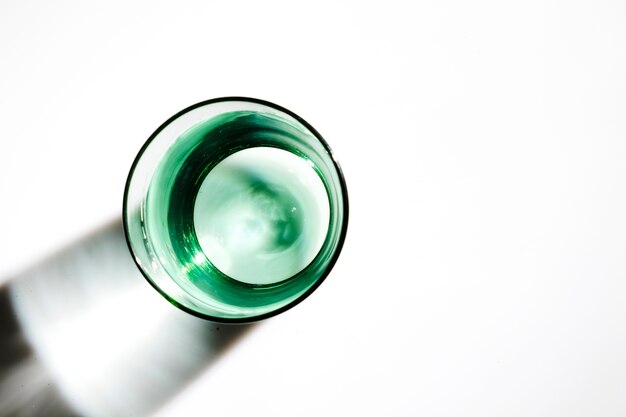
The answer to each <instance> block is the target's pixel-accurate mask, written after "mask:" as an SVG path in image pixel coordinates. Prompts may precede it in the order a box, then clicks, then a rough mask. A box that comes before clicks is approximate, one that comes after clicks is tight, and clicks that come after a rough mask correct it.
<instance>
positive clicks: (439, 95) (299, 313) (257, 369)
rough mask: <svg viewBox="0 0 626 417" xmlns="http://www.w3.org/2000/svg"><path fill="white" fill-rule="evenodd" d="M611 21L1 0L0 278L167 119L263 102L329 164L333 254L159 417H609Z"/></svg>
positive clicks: (468, 5) (602, 17) (54, 244)
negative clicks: (343, 183)
mask: <svg viewBox="0 0 626 417" xmlns="http://www.w3.org/2000/svg"><path fill="white" fill-rule="evenodd" d="M413 3H415V4H413ZM625 23H626V4H625V3H624V2H623V1H591V0H589V1H584V2H583V1H554V0H541V1H539V0H537V1H529V2H517V3H511V2H496V1H493V2H489V1H478V2H462V1H457V2H454V1H432V2H406V3H395V2H383V3H380V2H377V3H373V4H363V3H362V2H354V3H343V4H337V3H324V4H322V3H320V2H309V3H306V4H301V5H298V4H296V3H293V2H284V3H274V2H263V3H262V2H215V3H209V2H204V1H198V2H175V3H174V2H172V3H170V4H166V3H158V2H100V3H86V2H69V1H66V2H42V1H40V2H34V1H20V2H17V1H9V2H5V3H4V4H3V5H2V6H0V57H1V62H2V65H1V66H0V115H2V116H1V119H0V135H1V136H0V231H2V232H1V234H0V279H3V280H4V279H6V278H7V277H8V276H9V275H10V274H13V273H16V272H18V271H20V270H22V269H23V268H25V267H27V266H29V265H31V264H32V263H33V262H35V261H37V260H38V259H40V258H42V257H43V256H45V255H46V254H49V253H52V252H54V251H55V250H56V249H58V248H59V247H61V246H63V245H64V244H65V243H67V242H71V241H73V240H74V239H76V238H78V237H81V236H83V235H85V234H87V233H88V232H90V231H91V230H93V229H95V228H97V227H98V226H100V225H101V224H102V223H104V222H105V221H107V220H108V219H110V218H111V217H114V216H117V215H119V214H120V211H121V198H122V191H123V186H124V181H125V178H126V174H127V171H128V169H129V167H130V164H131V162H132V160H133V158H134V156H135V154H136V152H137V151H138V150H139V148H140V146H141V145H142V143H143V142H144V141H145V139H146V138H147V137H148V136H149V135H150V134H151V133H152V132H153V130H154V129H156V127H158V126H159V125H160V124H161V123H162V122H163V121H164V120H165V119H167V118H168V117H169V116H171V115H172V114H174V113H175V112H177V111H178V110H180V109H182V108H184V107H186V106H187V105H189V104H192V103H194V102H197V101H200V100H203V99H207V98H211V97H217V96H223V95H247V96H253V97H259V98H263V99H266V100H270V101H273V102H276V103H277V104H280V105H283V106H285V107H287V108H289V109H290V110H293V111H295V112H296V113H298V114H300V115H301V116H303V117H304V118H305V119H307V121H309V122H310V123H311V124H312V125H313V126H315V127H316V128H317V129H318V130H319V131H320V132H321V133H322V135H324V136H325V137H326V139H327V140H328V141H329V143H330V144H331V146H332V147H333V149H334V150H335V152H336V154H337V156H338V158H339V160H340V162H341V163H342V166H343V168H344V171H345V174H346V178H347V181H348V186H349V191H350V202H351V218H350V228H349V235H348V239H347V241H346V246H345V248H344V252H343V254H342V256H341V258H340V260H339V262H338V264H337V266H336V268H335V269H334V271H333V273H332V274H331V276H330V277H329V279H328V280H327V282H325V283H324V285H322V286H321V287H320V289H319V290H318V291H317V292H316V293H315V294H314V295H313V296H311V297H310V298H309V299H307V300H306V301H305V302H304V303H302V304H301V305H299V306H298V307H296V308H295V309H293V310H291V311H290V312H288V313H286V314H283V315H281V316H279V317H276V318H274V319H272V320H270V321H268V322H266V323H264V324H263V325H261V326H260V327H259V328H257V329H256V330H254V331H253V332H252V333H250V334H249V335H246V336H245V337H244V338H243V339H242V340H241V341H240V342H238V343H237V344H236V346H235V347H234V348H233V349H232V350H230V351H229V352H228V353H227V354H226V355H225V356H224V357H223V358H221V359H220V360H219V361H218V363H217V365H215V366H214V367H212V368H210V369H209V371H208V372H207V373H206V374H205V375H204V376H203V377H202V378H200V379H199V380H197V381H196V382H195V383H194V384H193V385H192V386H191V387H190V388H189V389H188V390H186V391H185V392H183V393H181V394H180V395H179V396H178V397H176V398H175V399H174V400H173V401H171V402H170V404H169V405H168V406H167V407H166V408H164V409H163V410H162V412H161V413H160V414H159V416H160V417H166V416H180V415H192V416H196V415H197V416H200V415H221V416H230V415H234V416H239V415H261V416H263V415H267V416H269V415H271V416H277V415H294V413H295V414H297V415H305V416H308V415H311V416H318V415H330V414H334V415H341V414H340V413H342V414H346V413H350V414H355V415H362V416H369V415H371V416H378V415H429V416H459V415H463V416H503V415H506V416H568V417H569V416H589V415H594V416H595V415H597V416H623V415H624V414H626V397H625V396H624V395H623V394H624V392H626V356H625V355H624V351H625V350H626V262H624V261H625V257H624V254H625V253H626V216H625V213H626V164H625V163H624V162H625V158H626V119H625V117H624V116H625V115H626V77H624V74H626V24H625ZM294 410H297V412H295V411H294Z"/></svg>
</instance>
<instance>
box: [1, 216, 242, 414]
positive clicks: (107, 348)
mask: <svg viewBox="0 0 626 417" xmlns="http://www.w3.org/2000/svg"><path fill="white" fill-rule="evenodd" d="M252 327H253V326H252V325H224V324H216V323H211V322H207V321H204V320H201V319H198V318H196V317H193V316H191V315H189V314H187V313H184V312H182V311H180V310H178V309H177V308H175V307H174V306H171V305H170V304H168V303H167V301H166V300H165V299H163V298H162V297H161V296H160V295H159V294H158V293H157V292H156V291H154V290H153V289H152V288H151V287H150V285H148V283H147V282H146V281H145V279H144V278H143V277H142V276H141V274H140V272H139V271H138V269H137V267H136V266H135V264H134V263H133V261H132V259H131V256H130V254H129V253H128V248H127V246H126V242H125V240H124V233H123V230H122V224H121V220H118V221H115V222H114V223H112V224H110V225H108V226H106V227H104V228H103V229H101V230H100V231H98V232H96V233H94V234H92V235H91V236H88V237H86V238H85V239H83V240H81V241H80V242H78V243H76V244H74V245H73V246H71V247H69V248H68V249H66V250H64V251H62V252H60V253H58V254H57V255H55V256H52V257H50V258H49V259H47V260H45V261H44V262H42V263H41V264H39V265H38V266H36V267H34V268H32V269H31V270H29V271H27V272H25V273H23V274H20V275H19V276H17V277H15V278H14V279H12V280H11V281H10V282H9V283H8V284H7V285H5V286H4V287H2V288H1V289H0V416H19V417H29V416H56V417H62V416H84V417H100V416H102V417H115V416H131V415H132V416H146V415H150V414H151V413H153V412H154V411H156V410H157V409H158V408H159V407H160V406H161V405H163V404H164V403H166V402H167V401H168V399H170V398H172V397H173V396H174V395H175V394H176V393H177V392H179V391H180V390H182V389H183V388H184V387H185V386H186V385H187V384H188V383H190V382H191V381H192V380H193V379H195V378H196V377H197V376H199V375H200V374H201V373H202V372H204V371H205V370H206V369H207V367H209V366H210V365H211V363H213V362H214V361H215V360H216V359H217V358H218V357H219V355H220V354H221V353H222V352H224V351H225V350H226V348H227V347H228V346H229V345H231V344H232V343H233V342H234V341H235V340H236V339H237V338H238V337H240V336H241V335H242V334H244V333H245V332H246V331H248V330H250V329H251V328H252Z"/></svg>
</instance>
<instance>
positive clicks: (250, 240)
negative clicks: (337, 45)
mask: <svg viewBox="0 0 626 417" xmlns="http://www.w3.org/2000/svg"><path fill="white" fill-rule="evenodd" d="M220 104H221V103H220V102H219V101H218V102H217V103H215V104H211V103H208V104H207V105H206V107H209V106H212V105H213V106H216V105H220ZM231 104H232V103H231ZM237 107H241V109H237ZM246 107H247V108H246ZM265 107H267V109H266V108H265ZM202 109H203V108H202V107H199V108H198V109H195V110H194V109H191V110H189V112H190V113H192V112H194V111H196V112H198V110H202ZM279 110H280V109H277V108H273V107H269V106H266V103H261V102H259V103H256V102H254V101H253V102H251V103H247V102H246V100H245V99H241V106H235V108H234V109H233V108H232V106H230V108H229V109H228V111H222V112H219V111H218V112H216V114H213V115H210V116H209V117H206V118H205V119H204V120H200V121H195V123H193V124H191V126H188V127H186V128H182V127H178V129H179V130H180V131H181V134H172V132H169V131H168V130H167V129H168V127H169V126H168V125H167V124H166V125H165V127H164V128H163V131H161V132H157V134H156V136H155V137H154V138H153V139H152V141H153V142H156V141H158V140H159V138H160V136H163V137H166V136H168V135H169V136H170V137H171V138H172V139H174V140H171V139H170V142H171V143H169V144H168V145H167V146H165V145H163V144H161V147H162V149H163V151H162V152H161V154H160V155H158V158H157V157H155V156H150V161H149V162H150V164H148V163H147V162H146V169H143V168H142V167H141V165H142V162H144V161H143V160H144V158H145V159H147V155H146V154H148V153H149V152H150V146H153V144H152V143H149V144H148V145H147V148H145V149H144V151H143V152H144V155H143V156H142V155H141V154H140V156H139V157H138V160H137V161H136V163H135V164H136V166H135V167H134V172H131V176H130V177H129V182H128V184H127V195H126V199H125V209H126V210H125V225H126V232H127V237H128V240H129V244H130V247H131V249H132V250H133V253H134V255H135V258H136V260H137V263H138V264H139V266H140V268H141V269H142V271H143V272H144V274H145V275H146V276H147V278H148V279H149V280H150V281H151V282H152V283H153V285H155V286H156V287H157V289H159V290H160V292H162V293H163V294H164V295H165V296H166V297H168V298H169V299H170V300H171V301H172V302H173V303H174V304H176V305H178V306H181V307H182V308H184V309H186V310H188V311H191V312H193V313H194V314H198V315H201V316H204V317H206V318H211V319H216V320H225V321H247V320H252V319H256V318H260V317H263V316H267V315H271V314H273V313H275V312H277V311H279V310H280V309H284V308H286V307H288V306H289V305H290V304H292V303H295V302H297V301H298V299H299V298H301V297H304V296H305V295H306V294H307V293H308V292H309V291H310V290H312V289H313V288H314V287H315V286H316V284H317V283H318V281H319V280H320V279H322V278H323V277H324V276H325V274H326V273H327V272H328V270H329V268H330V267H331V266H332V263H334V260H335V259H336V256H337V254H338V250H339V248H340V245H341V243H342V239H343V235H344V234H345V227H346V220H347V218H346V216H347V204H346V203H347V199H346V196H345V186H344V185H343V183H342V178H341V176H340V172H339V171H338V170H337V166H336V164H335V162H334V160H333V159H332V157H331V155H330V154H329V153H328V150H327V148H326V147H325V146H324V144H323V143H322V142H320V140H319V139H318V138H317V137H316V136H315V134H313V132H312V131H311V130H310V129H308V128H307V127H306V126H305V125H304V124H303V123H302V122H301V121H300V120H298V119H295V118H294V117H292V116H291V115H290V114H289V113H282V112H281V111H279ZM183 114H184V112H183ZM175 122H176V121H174V122H172V125H174V124H175ZM181 126H182V125H181ZM164 143H165V142H164ZM154 146H155V148H156V146H159V144H158V143H157V144H155V145H154ZM156 154H157V152H155V155H156ZM148 165H152V166H153V168H152V174H151V175H146V176H145V178H144V179H143V182H140V181H139V180H136V181H135V180H134V178H135V176H137V175H138V174H137V171H138V170H139V169H142V170H145V171H146V172H148V171H150V169H149V168H148ZM134 182H136V183H137V184H138V185H137V186H134ZM141 195H143V197H141ZM133 197H135V198H136V200H137V201H138V204H133V202H132V201H131V200H133ZM130 206H136V210H130Z"/></svg>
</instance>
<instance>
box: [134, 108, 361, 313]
mask: <svg viewBox="0 0 626 417" xmlns="http://www.w3.org/2000/svg"><path fill="white" fill-rule="evenodd" d="M238 101H241V102H247V103H253V104H260V105H263V106H266V107H269V108H272V109H274V110H278V111H280V112H283V113H285V114H287V115H289V116H291V117H293V118H294V119H296V120H297V121H298V122H299V123H301V124H302V125H303V126H304V127H305V128H306V129H307V130H309V131H310V132H311V133H312V134H313V136H315V138H316V139H317V140H318V141H319V142H320V143H321V144H322V146H323V147H324V150H325V151H326V153H327V154H328V156H329V157H330V160H331V161H332V163H333V166H334V168H335V170H336V171H337V177H338V179H339V186H340V188H341V201H342V204H343V215H342V218H341V230H340V232H339V238H338V239H337V247H336V248H335V250H334V252H333V254H332V256H331V258H330V261H329V263H328V265H327V266H326V268H325V269H324V271H323V273H322V274H321V275H320V277H319V278H317V279H316V280H315V282H314V283H313V285H311V287H309V288H308V289H307V290H306V291H304V292H303V293H302V294H301V295H299V296H298V297H296V298H295V299H294V300H292V301H291V302H289V303H287V304H285V305H284V306H282V307H279V308H277V309H276V310H272V311H269V312H267V313H263V314H259V315H255V316H249V317H238V318H229V317H219V316H214V315H210V314H206V313H202V312H199V311H196V310H194V309H192V308H190V307H187V306H185V305H183V304H181V303H180V302H179V301H178V300H176V299H174V298H173V297H172V296H171V295H169V294H168V293H167V292H165V291H164V290H163V289H161V288H160V287H159V286H158V285H157V284H156V282H154V281H153V280H152V278H150V276H149V274H148V273H147V272H146V271H145V270H144V269H143V268H142V266H141V264H140V263H139V262H138V260H137V258H136V256H135V251H134V250H133V247H132V244H131V238H130V236H129V235H130V233H129V226H128V216H127V214H128V194H129V190H130V184H131V181H132V179H133V176H134V174H135V169H136V168H137V165H138V164H139V161H140V160H141V158H142V157H143V154H144V153H145V151H146V149H148V147H149V146H150V144H151V143H152V142H153V141H154V139H156V138H157V136H159V134H160V133H161V131H163V129H165V128H166V127H167V126H168V125H169V124H171V123H172V122H173V121H175V120H176V119H178V118H179V117H181V116H182V115H184V114H186V113H188V112H190V111H192V110H194V109H197V108H199V107H204V106H208V105H211V104H215V103H220V102H238ZM348 218H349V203H348V189H347V186H346V181H345V178H344V175H343V170H342V169H341V166H340V165H339V162H338V161H337V159H336V158H335V155H334V153H333V151H332V149H331V148H330V146H329V145H328V143H327V142H326V140H325V139H324V138H323V137H322V135H321V134H320V133H319V132H318V131H317V130H316V129H315V128H314V127H313V126H311V125H310V124H309V123H308V122H307V121H306V120H304V119H303V118H302V117H300V116H298V115H297V114H295V113H294V112H292V111H291V110H288V109H286V108H284V107H282V106H279V105H278V104H274V103H271V102H269V101H266V100H261V99H257V98H252V97H243V96H225V97H217V98H213V99H209V100H204V101H200V102H198V103H195V104H192V105H191V106H188V107H186V108H184V109H183V110H181V111H179V112H177V113H176V114H174V115H173V116H171V117H170V118H168V119H167V120H166V121H165V122H163V123H162V124H161V125H160V126H159V127H158V128H157V129H156V130H155V131H154V133H152V134H151V135H150V137H149V138H148V140H146V142H145V143H144V144H143V146H142V147H141V149H140V150H139V152H138V153H137V156H135V159H134V160H133V163H132V165H131V167H130V170H129V173H128V176H127V178H126V184H125V186H124V198H123V205H122V224H123V228H124V238H125V241H126V244H127V246H128V250H129V251H130V254H131V257H132V258H133V262H134V263H135V265H137V268H138V269H139V271H140V272H141V274H142V275H143V277H144V278H145V280H146V281H148V283H149V284H150V285H151V286H152V288H154V289H155V290H156V291H157V292H158V293H159V294H161V296H163V297H164V298H165V299H166V300H168V301H169V303H170V304H172V305H174V306H175V307H177V308H179V309H180V310H182V311H184V312H186V313H188V314H191V315H193V316H196V317H199V318H201V319H204V320H209V321H213V322H217V323H225V324H245V323H252V322H256V321H261V320H264V319H267V318H270V317H273V316H276V315H278V314H280V313H283V312H285V311H287V310H289V309H291V308H292V307H294V306H296V305H297V304H299V303H301V302H302V301H304V300H305V299H306V298H307V297H309V296H310V295H311V294H312V293H313V292H314V291H315V290H316V289H317V288H318V287H319V286H320V285H321V284H322V282H324V280H325V279H326V277H327V276H328V275H329V274H330V271H331V270H332V269H333V267H334V266H335V263H336V262H337V259H338V258H339V255H340V253H341V251H342V249H343V244H344V241H345V239H346V234H347V231H348Z"/></svg>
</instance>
